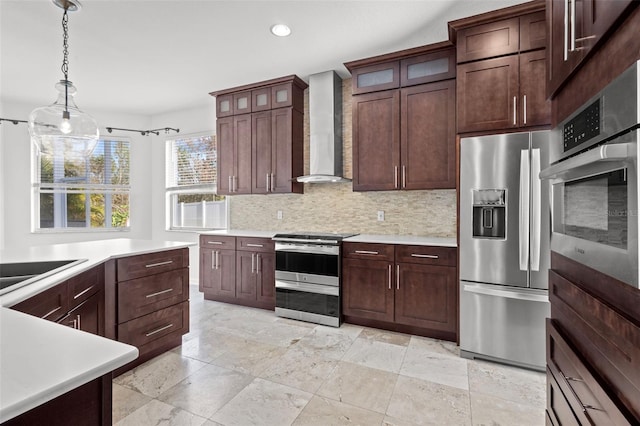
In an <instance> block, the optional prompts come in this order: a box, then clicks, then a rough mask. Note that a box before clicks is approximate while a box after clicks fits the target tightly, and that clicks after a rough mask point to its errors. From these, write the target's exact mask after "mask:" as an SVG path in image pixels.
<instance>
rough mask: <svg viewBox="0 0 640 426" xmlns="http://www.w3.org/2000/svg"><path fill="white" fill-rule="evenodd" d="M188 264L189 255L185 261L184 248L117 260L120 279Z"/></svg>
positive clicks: (152, 273)
mask: <svg viewBox="0 0 640 426" xmlns="http://www.w3.org/2000/svg"><path fill="white" fill-rule="evenodd" d="M186 266H188V257H187V260H186V262H185V259H184V256H183V249H179V250H168V251H160V252H157V253H150V254H142V255H138V256H130V257H125V258H122V259H118V262H117V274H118V281H126V280H132V279H135V278H141V277H147V276H150V275H154V274H159V273H162V272H167V271H171V270H173V269H179V268H184V267H186Z"/></svg>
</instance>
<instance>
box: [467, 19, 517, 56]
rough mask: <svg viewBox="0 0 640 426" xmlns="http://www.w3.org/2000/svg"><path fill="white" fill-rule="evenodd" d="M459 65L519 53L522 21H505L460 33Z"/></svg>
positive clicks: (479, 26)
mask: <svg viewBox="0 0 640 426" xmlns="http://www.w3.org/2000/svg"><path fill="white" fill-rule="evenodd" d="M456 49H457V54H458V63H462V62H469V61H475V60H478V59H486V58H492V57H495V56H503V55H510V54H513V53H518V51H519V49H520V19H519V18H512V19H504V20H501V21H497V22H490V23H487V24H483V25H477V26H474V27H470V28H465V29H463V30H461V31H459V32H458V44H457V45H456Z"/></svg>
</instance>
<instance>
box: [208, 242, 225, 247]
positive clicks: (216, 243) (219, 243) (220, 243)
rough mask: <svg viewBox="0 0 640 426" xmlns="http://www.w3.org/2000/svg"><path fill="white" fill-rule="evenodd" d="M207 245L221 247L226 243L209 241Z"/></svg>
mask: <svg viewBox="0 0 640 426" xmlns="http://www.w3.org/2000/svg"><path fill="white" fill-rule="evenodd" d="M207 244H215V245H218V246H221V245H222V244H224V243H223V242H222V241H207Z"/></svg>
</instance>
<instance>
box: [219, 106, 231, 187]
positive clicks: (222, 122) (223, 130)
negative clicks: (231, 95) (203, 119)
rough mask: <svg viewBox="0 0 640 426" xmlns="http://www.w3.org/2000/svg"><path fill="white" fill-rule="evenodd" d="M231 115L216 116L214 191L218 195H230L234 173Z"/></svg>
mask: <svg viewBox="0 0 640 426" xmlns="http://www.w3.org/2000/svg"><path fill="white" fill-rule="evenodd" d="M233 134H234V131H233V117H225V118H218V120H217V122H216V145H217V154H218V176H217V182H216V191H217V193H218V194H219V195H230V194H231V190H232V188H233V186H232V179H233V175H234V173H235V172H234V162H235V154H234V151H235V149H234V143H233Z"/></svg>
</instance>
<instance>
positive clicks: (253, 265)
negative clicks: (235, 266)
mask: <svg viewBox="0 0 640 426" xmlns="http://www.w3.org/2000/svg"><path fill="white" fill-rule="evenodd" d="M255 268H256V255H255V253H251V273H252V274H253V271H254V269H255Z"/></svg>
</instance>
